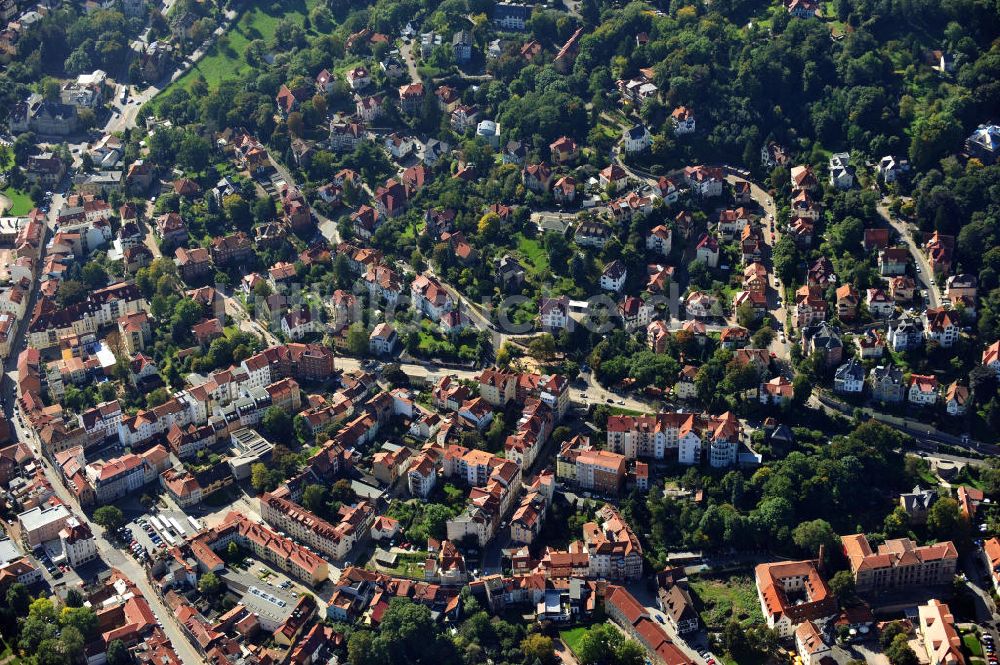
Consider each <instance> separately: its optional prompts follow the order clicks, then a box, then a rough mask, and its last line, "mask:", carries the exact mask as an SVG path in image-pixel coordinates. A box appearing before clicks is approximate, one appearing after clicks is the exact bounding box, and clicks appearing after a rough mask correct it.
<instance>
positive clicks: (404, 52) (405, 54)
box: [399, 39, 420, 83]
mask: <svg viewBox="0 0 1000 665" xmlns="http://www.w3.org/2000/svg"><path fill="white" fill-rule="evenodd" d="M414 44H416V40H414V39H411V40H410V41H409V42H408V43H405V44H403V46H402V48H400V49H399V55H400V56H401V57H402V58H403V62H405V63H406V69H407V71H408V72H409V73H410V82H411V83H416V82H418V81H419V80H420V72H418V71H417V62H416V59H415V58H414V57H413V46H414Z"/></svg>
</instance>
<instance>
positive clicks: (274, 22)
mask: <svg viewBox="0 0 1000 665" xmlns="http://www.w3.org/2000/svg"><path fill="white" fill-rule="evenodd" d="M317 4H319V0H285V2H283V3H282V5H283V10H282V11H281V13H280V14H273V15H272V14H269V13H267V11H268V10H267V9H265V8H264V7H263V6H261V5H258V4H253V5H252V6H251V8H250V9H248V10H246V11H244V12H243V13H242V14H241V15H240V17H239V18H238V19H237V20H236V24H235V26H234V27H233V28H231V29H230V30H229V32H227V33H226V35H225V37H226V38H227V43H225V44H224V45H223V46H222V48H220V45H219V44H218V43H216V44H215V45H213V46H212V48H210V49H209V50H208V52H207V53H206V54H205V55H204V56H203V57H202V58H201V60H199V61H198V63H197V64H196V65H195V66H194V67H192V68H191V69H189V70H188V71H187V73H185V74H184V76H182V77H180V78H179V79H177V80H176V81H175V82H174V83H172V84H170V86H167V88H165V90H169V89H170V88H172V87H173V86H175V85H179V86H183V87H185V88H187V87H190V86H191V84H192V83H194V81H195V80H197V78H198V77H199V76H203V77H204V78H205V81H207V82H208V85H209V87H213V86H216V85H218V84H219V82H220V81H223V80H225V79H229V78H234V77H237V76H239V75H241V74H244V73H246V72H248V71H249V70H250V65H248V64H247V62H246V58H245V55H244V54H245V53H246V50H247V46H248V45H249V44H250V42H252V41H253V40H255V39H262V40H264V43H265V44H267V45H268V47H270V46H272V45H273V42H274V32H275V29H276V28H277V27H278V22H279V21H280V20H281V19H282V18H287V19H289V20H290V21H293V22H295V23H297V24H298V25H302V22H303V19H304V18H305V16H306V14H307V13H308V12H309V10H311V9H312V8H313V7H315V6H316V5H317Z"/></svg>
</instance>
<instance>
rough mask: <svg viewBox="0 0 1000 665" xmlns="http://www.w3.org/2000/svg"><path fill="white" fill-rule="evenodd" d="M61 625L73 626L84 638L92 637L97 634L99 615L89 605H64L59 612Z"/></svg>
mask: <svg viewBox="0 0 1000 665" xmlns="http://www.w3.org/2000/svg"><path fill="white" fill-rule="evenodd" d="M59 625H61V626H62V627H63V628H64V629H65V628H67V627H73V628H75V629H77V630H78V631H80V634H81V635H82V636H83V637H84V638H86V639H91V638H93V637H94V636H96V634H97V625H98V621H97V615H96V614H95V613H94V610H92V609H91V608H89V607H64V608H62V612H61V613H60V614H59Z"/></svg>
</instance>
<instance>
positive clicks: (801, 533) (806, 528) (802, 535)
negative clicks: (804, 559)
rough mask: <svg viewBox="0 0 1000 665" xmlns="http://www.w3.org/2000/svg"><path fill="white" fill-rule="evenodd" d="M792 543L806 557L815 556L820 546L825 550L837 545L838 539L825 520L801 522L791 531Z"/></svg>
mask: <svg viewBox="0 0 1000 665" xmlns="http://www.w3.org/2000/svg"><path fill="white" fill-rule="evenodd" d="M792 541H793V542H794V543H795V544H796V545H797V546H798V547H799V548H800V549H801V550H802V551H803V552H805V553H806V554H807V555H809V556H816V553H817V552H818V551H819V548H820V547H821V546H826V549H827V550H830V548H832V547H834V546H836V545H837V543H839V542H840V538H839V537H838V536H837V533H836V532H835V531H834V530H833V527H832V526H830V523H829V522H827V521H826V520H819V519H817V520H812V521H809V522H802V523H801V524H799V525H798V526H796V527H795V530H794V531H792Z"/></svg>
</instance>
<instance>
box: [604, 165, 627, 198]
mask: <svg viewBox="0 0 1000 665" xmlns="http://www.w3.org/2000/svg"><path fill="white" fill-rule="evenodd" d="M597 181H598V183H599V184H600V186H601V188H602V189H610V190H611V191H613V192H617V191H618V190H620V189H622V188H623V187H625V186H626V185H627V184H628V174H627V173H626V172H625V169H623V168H622V167H620V166H618V165H617V164H612V165H611V166H607V167H605V168H603V169H601V172H600V173H598V174H597Z"/></svg>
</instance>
